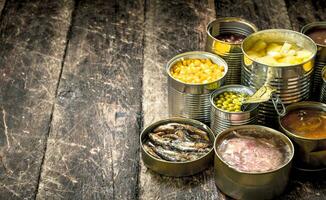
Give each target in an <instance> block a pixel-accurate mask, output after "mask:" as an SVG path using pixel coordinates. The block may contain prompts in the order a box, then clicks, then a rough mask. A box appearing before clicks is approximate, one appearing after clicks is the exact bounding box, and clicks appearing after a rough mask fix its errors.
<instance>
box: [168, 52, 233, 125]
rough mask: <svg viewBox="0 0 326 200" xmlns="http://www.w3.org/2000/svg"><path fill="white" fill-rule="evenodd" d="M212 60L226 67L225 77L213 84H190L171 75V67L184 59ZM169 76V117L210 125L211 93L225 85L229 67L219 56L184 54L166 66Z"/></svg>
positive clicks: (201, 53)
mask: <svg viewBox="0 0 326 200" xmlns="http://www.w3.org/2000/svg"><path fill="white" fill-rule="evenodd" d="M189 58H191V59H211V61H212V62H214V63H215V64H217V65H219V66H223V67H224V74H223V76H222V77H221V78H220V79H218V80H215V81H213V82H211V83H206V84H189V83H184V82H181V81H179V80H177V79H175V78H174V77H173V76H172V75H171V71H170V70H171V67H172V66H173V65H174V64H175V63H176V62H178V61H180V60H183V59H189ZM166 71H167V74H168V106H169V115H170V116H171V117H172V116H176V117H186V118H190V119H195V120H198V121H201V122H203V123H206V124H209V123H210V110H211V103H210V100H209V98H210V95H211V93H212V92H213V91H214V90H215V89H217V88H219V87H221V86H222V85H223V84H224V79H225V75H226V74H227V72H228V65H227V64H226V62H225V61H224V60H223V59H222V58H221V57H219V56H217V55H215V54H212V53H208V52H203V51H192V52H187V53H182V54H179V55H177V56H175V57H174V58H172V59H171V60H170V61H169V62H168V64H167V65H166Z"/></svg>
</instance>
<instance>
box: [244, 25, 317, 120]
mask: <svg viewBox="0 0 326 200" xmlns="http://www.w3.org/2000/svg"><path fill="white" fill-rule="evenodd" d="M258 40H263V41H267V42H285V41H287V42H290V43H294V44H297V45H298V46H300V47H302V48H304V49H307V50H309V51H310V52H311V53H312V56H311V57H310V58H309V59H307V60H306V61H304V62H303V63H300V64H295V65H287V66H269V65H266V64H263V63H261V62H258V61H256V60H255V59H253V58H251V57H250V56H248V54H247V51H249V50H250V48H251V47H252V46H253V45H254V44H255V43H256V42H257V41H258ZM242 51H243V54H244V56H243V61H242V71H241V73H242V76H241V82H242V84H243V85H246V86H249V87H253V88H255V89H259V88H260V87H261V86H263V85H266V84H267V85H270V86H272V87H273V88H276V94H277V95H278V96H279V97H280V99H281V101H282V103H283V104H284V105H289V104H291V103H295V102H299V101H303V100H306V99H308V98H309V97H310V90H311V78H312V75H313V66H314V58H315V55H316V52H317V47H316V45H315V43H314V42H313V40H312V39H310V38H309V37H308V36H306V35H304V34H302V33H299V32H296V31H291V30H285V29H270V30H264V31H259V32H257V33H253V34H251V35H250V36H248V37H247V38H246V39H245V40H244V41H243V43H242ZM278 107H279V106H278ZM277 118H278V113H277V112H276V111H275V108H274V104H273V101H272V100H270V101H268V102H266V103H261V104H260V106H259V122H260V123H261V124H264V125H268V126H277Z"/></svg>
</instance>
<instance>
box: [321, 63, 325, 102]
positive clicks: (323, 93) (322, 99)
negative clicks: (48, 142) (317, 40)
mask: <svg viewBox="0 0 326 200" xmlns="http://www.w3.org/2000/svg"><path fill="white" fill-rule="evenodd" d="M321 76H322V79H323V85H322V87H321V90H320V102H322V103H326V66H325V67H324V68H323V70H322V72H321Z"/></svg>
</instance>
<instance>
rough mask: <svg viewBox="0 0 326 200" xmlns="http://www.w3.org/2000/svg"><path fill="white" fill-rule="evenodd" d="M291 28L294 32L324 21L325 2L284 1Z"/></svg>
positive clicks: (325, 13) (306, 0) (321, 0)
mask: <svg viewBox="0 0 326 200" xmlns="http://www.w3.org/2000/svg"><path fill="white" fill-rule="evenodd" d="M286 6H287V9H288V15H289V18H290V21H291V23H292V28H293V29H294V30H296V31H300V29H301V28H302V27H303V26H304V25H306V24H308V23H310V22H315V21H326V1H325V0H286Z"/></svg>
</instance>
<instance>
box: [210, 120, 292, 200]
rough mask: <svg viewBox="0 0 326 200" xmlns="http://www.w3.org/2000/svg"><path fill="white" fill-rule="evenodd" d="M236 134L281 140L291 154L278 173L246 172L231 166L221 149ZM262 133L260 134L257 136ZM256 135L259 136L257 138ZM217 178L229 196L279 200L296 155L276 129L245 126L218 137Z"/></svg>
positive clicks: (215, 170)
mask: <svg viewBox="0 0 326 200" xmlns="http://www.w3.org/2000/svg"><path fill="white" fill-rule="evenodd" d="M234 131H249V133H250V134H252V135H253V136H255V137H258V136H259V137H263V138H271V137H277V138H279V140H280V141H281V142H282V143H283V144H285V145H286V146H287V148H288V149H289V154H288V155H286V156H287V158H286V160H285V161H284V163H283V164H282V165H281V166H279V167H278V168H276V169H275V170H271V171H267V172H243V171H240V170H237V169H236V168H234V167H232V166H230V164H228V163H227V162H226V161H225V160H224V159H223V158H222V156H221V155H220V154H219V151H218V145H220V144H221V143H223V141H224V139H225V138H226V137H228V136H229V135H230V134H231V133H233V132H234ZM257 131H259V133H255V132H257ZM254 134H256V135H254ZM214 151H215V158H214V172H215V173H214V174H215V184H216V186H217V187H218V188H219V189H220V190H221V191H222V192H223V193H225V194H226V195H228V196H230V197H232V198H235V199H244V200H246V199H248V200H252V199H273V198H275V197H277V196H279V195H280V194H281V193H282V192H283V191H284V190H285V188H286V185H287V183H288V180H289V174H290V170H291V165H292V159H293V155H294V147H293V144H292V142H291V140H290V139H289V138H288V137H286V136H285V135H284V134H283V133H281V132H279V131H276V130H274V129H271V128H268V127H264V126H258V125H245V126H237V127H232V128H229V129H226V130H224V131H223V132H221V133H220V134H218V135H217V136H216V138H215V143H214Z"/></svg>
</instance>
